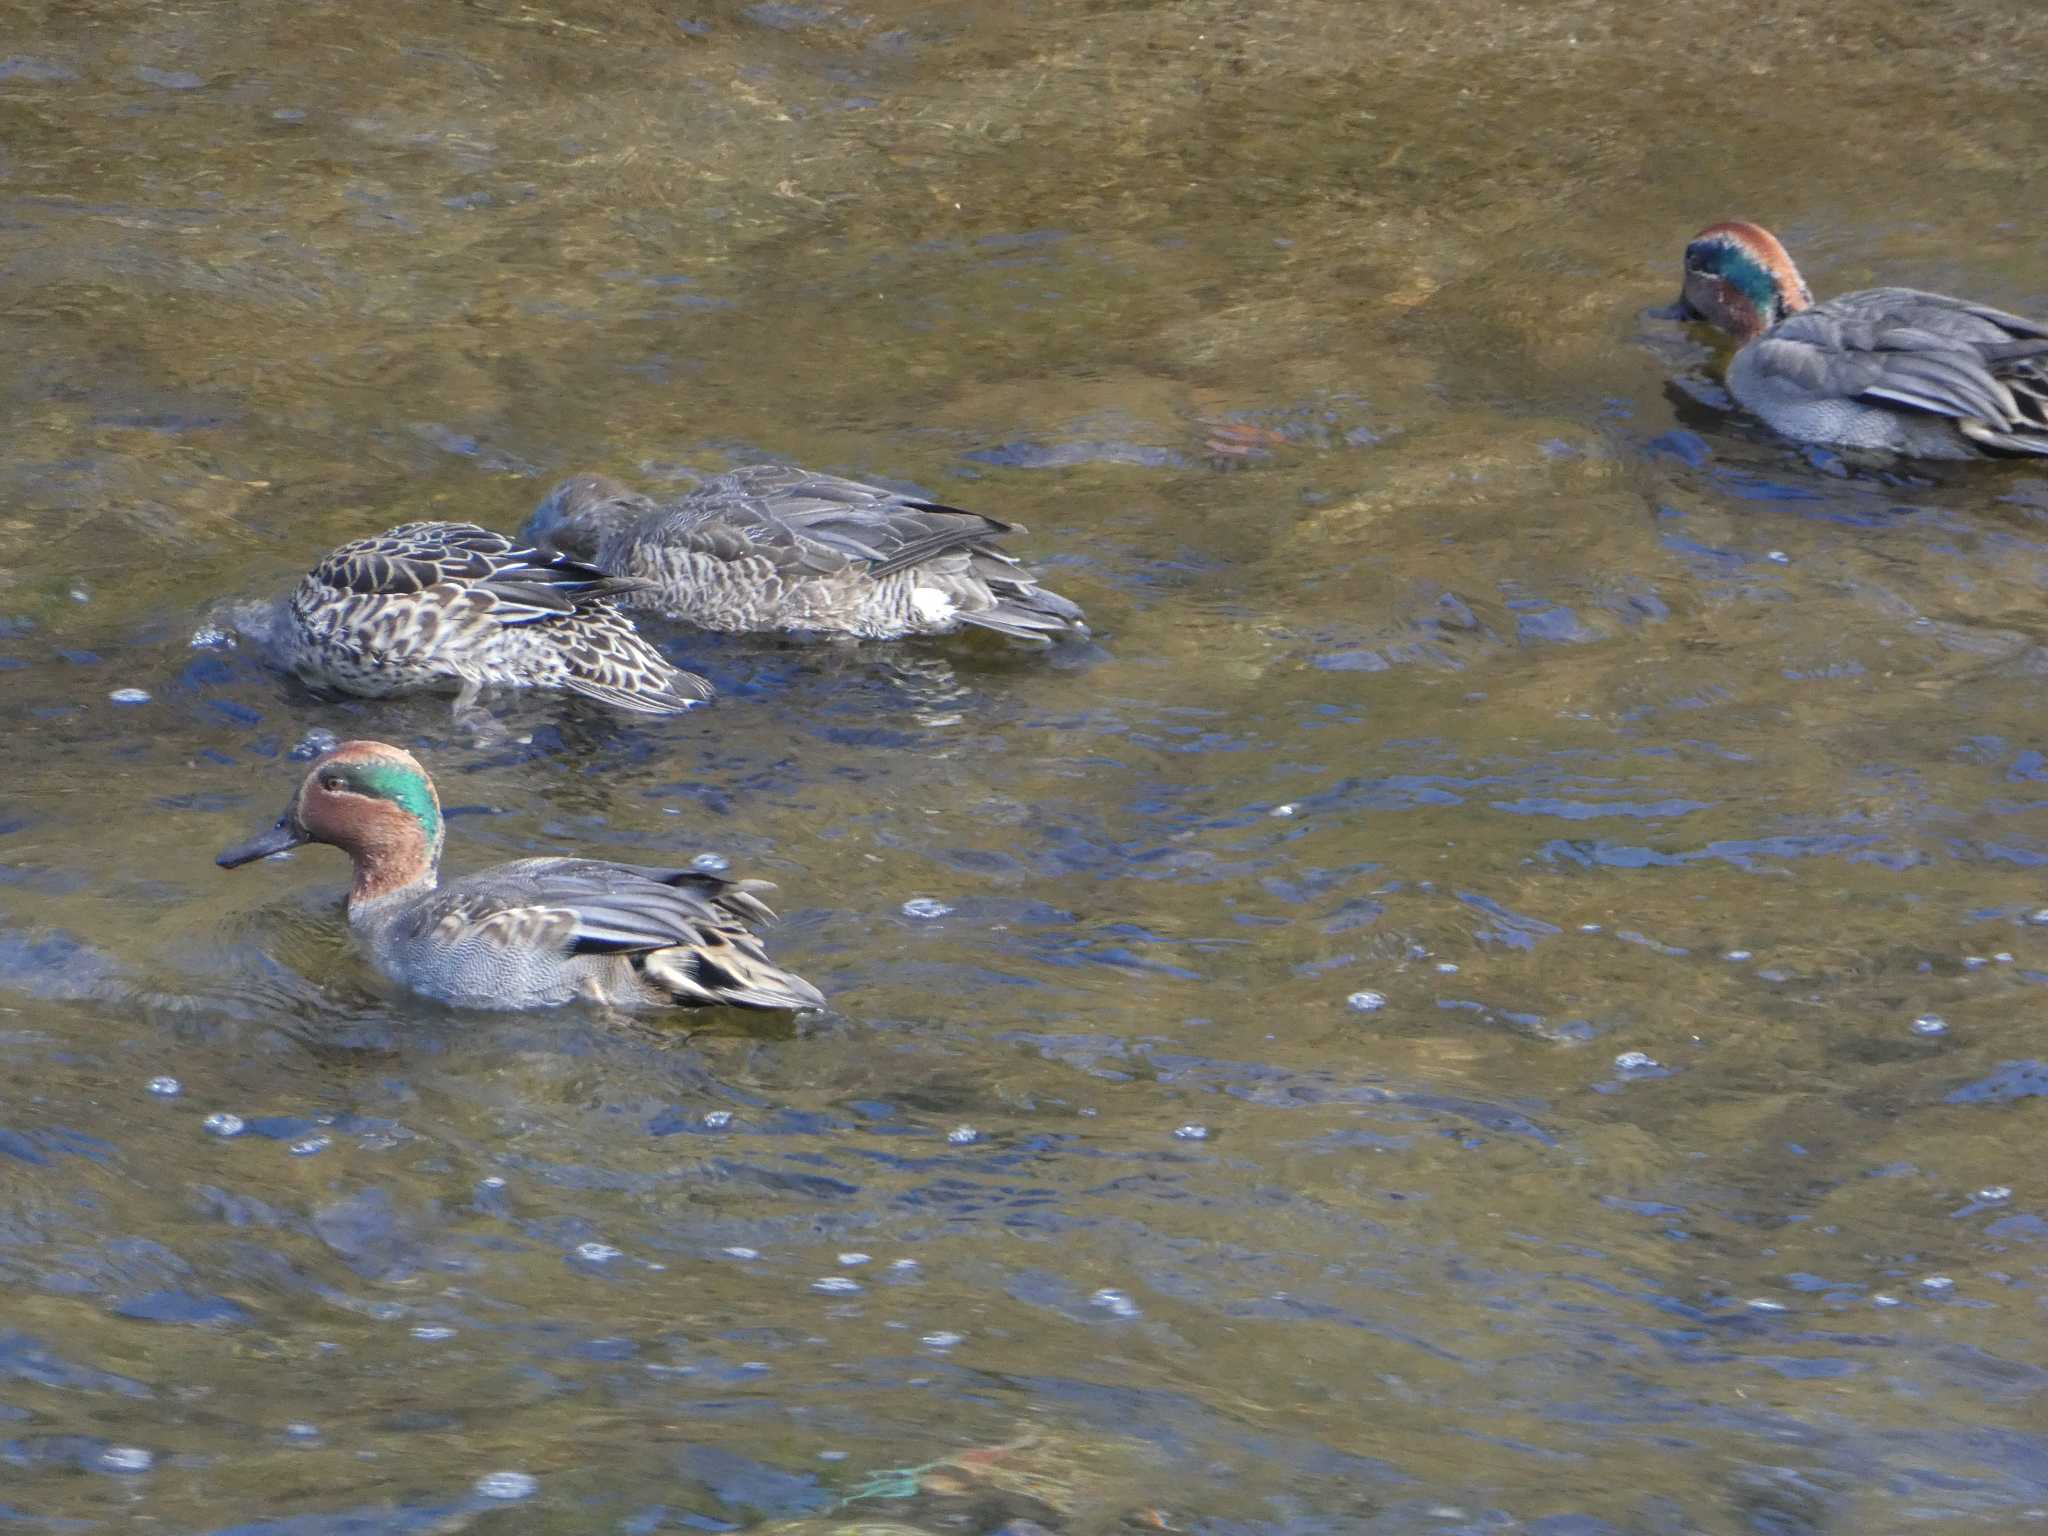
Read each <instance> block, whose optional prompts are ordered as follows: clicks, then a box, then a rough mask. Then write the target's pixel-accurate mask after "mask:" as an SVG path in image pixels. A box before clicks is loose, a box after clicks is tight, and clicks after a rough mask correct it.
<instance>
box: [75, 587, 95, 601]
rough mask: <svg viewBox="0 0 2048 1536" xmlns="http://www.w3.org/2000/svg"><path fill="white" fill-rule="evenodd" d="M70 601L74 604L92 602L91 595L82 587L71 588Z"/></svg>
mask: <svg viewBox="0 0 2048 1536" xmlns="http://www.w3.org/2000/svg"><path fill="white" fill-rule="evenodd" d="M71 601H73V602H74V603H89V602H91V601H92V594H91V593H90V592H88V591H86V590H85V588H83V587H73V588H72V589H71Z"/></svg>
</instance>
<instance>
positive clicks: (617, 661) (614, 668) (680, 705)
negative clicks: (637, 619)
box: [556, 603, 717, 715]
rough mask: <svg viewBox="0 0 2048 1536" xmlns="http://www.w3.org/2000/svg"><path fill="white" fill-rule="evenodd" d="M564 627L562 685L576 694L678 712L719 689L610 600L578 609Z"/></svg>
mask: <svg viewBox="0 0 2048 1536" xmlns="http://www.w3.org/2000/svg"><path fill="white" fill-rule="evenodd" d="M563 628H564V630H565V633H564V634H563V636H562V643H561V645H560V646H559V647H558V648H557V650H556V654H557V656H558V657H559V659H560V662H561V666H562V674H561V678H560V683H561V686H562V687H564V688H566V689H568V690H569V691H570V692H572V693H580V694H582V695H583V696H584V697H585V698H587V699H596V700H598V701H599V702H600V703H604V704H609V705H611V706H612V707H613V708H615V709H626V710H631V711H633V712H634V713H636V714H642V715H674V714H680V713H681V712H682V711H684V710H686V709H688V708H689V707H690V706H691V705H693V704H701V703H703V702H704V701H705V700H706V699H708V698H710V697H711V696H712V694H713V693H715V692H716V691H717V690H716V689H714V688H713V687H712V686H711V684H710V683H709V682H707V681H706V680H705V679H703V678H701V677H699V676H698V675H697V674H696V673H694V672H685V671H684V670H683V669H682V668H680V667H678V666H675V665H674V664H672V663H671V662H670V661H669V659H668V658H667V657H665V656H663V655H662V654H661V652H659V651H657V650H656V649H655V648H654V647H653V646H652V645H651V644H649V643H648V641H647V640H646V639H645V637H643V636H642V635H641V634H640V632H639V631H638V630H636V629H635V628H634V627H633V621H632V620H631V619H629V618H627V617H626V616H625V615H624V614H622V613H620V612H619V611H618V610H617V609H615V608H613V607H612V606H611V605H610V604H609V603H598V604H592V605H590V606H588V607H581V608H578V609H577V610H576V614H575V617H574V620H573V622H571V623H569V624H565V625H564V626H563Z"/></svg>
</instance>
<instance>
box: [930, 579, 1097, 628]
mask: <svg viewBox="0 0 2048 1536" xmlns="http://www.w3.org/2000/svg"><path fill="white" fill-rule="evenodd" d="M981 574H982V580H983V581H984V582H985V583H986V584H987V586H988V591H989V596H990V597H992V598H993V599H994V600H995V601H994V603H993V604H992V605H991V606H990V607H987V608H982V609H967V608H963V609H962V610H961V612H960V620H961V622H962V623H964V624H975V625H979V626H980V627H981V628H983V629H992V630H994V631H995V632H996V633H997V634H999V635H1008V636H1009V637H1010V638H1011V639H1013V640H1025V641H1029V642H1030V643H1031V644H1033V645H1049V644H1050V643H1051V642H1052V641H1053V640H1054V639H1056V638H1057V637H1059V636H1061V635H1071V636H1073V637H1074V638H1076V639H1086V638H1087V636H1088V620H1087V617H1086V616H1085V615H1084V614H1083V613H1082V612H1081V609H1080V605H1079V604H1077V603H1073V602H1070V601H1069V600H1068V599H1066V598H1064V597H1061V596H1060V595H1059V593H1057V592H1054V591H1052V590H1051V589H1050V588H1047V587H1041V586H1040V585H1039V584H1038V583H1037V582H1035V581H1033V580H1031V579H1030V578H1029V577H1028V576H1022V575H1019V574H1017V573H1015V572H1005V573H1003V574H1001V575H990V574H987V573H981Z"/></svg>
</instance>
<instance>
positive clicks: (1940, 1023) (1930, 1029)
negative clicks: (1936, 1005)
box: [1913, 1013, 1948, 1035]
mask: <svg viewBox="0 0 2048 1536" xmlns="http://www.w3.org/2000/svg"><path fill="white" fill-rule="evenodd" d="M1913 1033H1914V1034H1916V1035H1945V1034H1947V1033H1948V1020H1946V1019H1944V1018H1943V1017H1942V1016H1941V1015H1940V1014H1938V1013H1923V1014H1921V1015H1920V1017H1919V1018H1917V1019H1915V1020H1914V1021H1913Z"/></svg>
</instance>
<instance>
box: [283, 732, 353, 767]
mask: <svg viewBox="0 0 2048 1536" xmlns="http://www.w3.org/2000/svg"><path fill="white" fill-rule="evenodd" d="M340 745H341V738H340V737H339V736H337V735H335V734H334V732H332V731H330V730H328V729H327V728H326V727H325V726H320V725H316V726H314V727H313V729H311V730H310V731H308V732H306V734H305V735H303V736H301V737H300V738H299V744H298V745H297V746H295V747H293V748H292V749H291V751H290V752H289V753H288V754H287V756H289V757H290V758H291V760H292V761H293V762H295V763H303V762H305V761H306V760H307V759H308V758H313V757H319V756H321V755H322V754H323V753H327V752H332V751H333V750H334V749H335V748H336V747H338V746H340Z"/></svg>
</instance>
